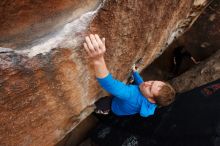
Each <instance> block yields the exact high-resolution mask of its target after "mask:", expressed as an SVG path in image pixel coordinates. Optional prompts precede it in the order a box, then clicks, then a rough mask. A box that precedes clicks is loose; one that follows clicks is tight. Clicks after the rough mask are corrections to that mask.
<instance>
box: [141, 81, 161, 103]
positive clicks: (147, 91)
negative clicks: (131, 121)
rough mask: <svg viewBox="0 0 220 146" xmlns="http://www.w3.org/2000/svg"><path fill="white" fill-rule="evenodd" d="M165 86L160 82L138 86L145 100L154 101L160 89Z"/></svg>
mask: <svg viewBox="0 0 220 146" xmlns="http://www.w3.org/2000/svg"><path fill="white" fill-rule="evenodd" d="M163 85H165V83H164V82H162V81H147V82H143V83H142V84H140V85H139V88H140V90H141V92H142V94H143V95H144V96H145V97H146V98H148V99H149V98H150V99H154V98H155V97H157V96H158V95H159V91H160V89H161V87H162V86H163Z"/></svg>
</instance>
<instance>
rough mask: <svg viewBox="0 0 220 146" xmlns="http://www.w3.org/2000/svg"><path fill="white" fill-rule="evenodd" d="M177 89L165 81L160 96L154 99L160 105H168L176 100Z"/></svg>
mask: <svg viewBox="0 0 220 146" xmlns="http://www.w3.org/2000/svg"><path fill="white" fill-rule="evenodd" d="M175 94H176V91H175V89H174V88H173V87H172V86H171V85H170V84H169V83H166V82H165V85H163V86H162V87H161V89H160V90H159V93H158V96H157V97H156V98H155V99H154V100H155V101H156V104H157V105H158V106H159V107H163V106H168V105H170V104H171V103H172V102H173V101H174V100H175Z"/></svg>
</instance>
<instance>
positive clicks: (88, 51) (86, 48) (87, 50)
mask: <svg viewBox="0 0 220 146" xmlns="http://www.w3.org/2000/svg"><path fill="white" fill-rule="evenodd" d="M83 46H84V48H85V50H86V52H87V53H88V55H89V56H91V52H90V50H89V47H88V46H87V44H86V43H83Z"/></svg>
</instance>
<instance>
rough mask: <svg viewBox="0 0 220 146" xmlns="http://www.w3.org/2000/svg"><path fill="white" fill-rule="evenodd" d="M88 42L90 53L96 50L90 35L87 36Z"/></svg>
mask: <svg viewBox="0 0 220 146" xmlns="http://www.w3.org/2000/svg"><path fill="white" fill-rule="evenodd" d="M86 43H87V46H88V49H89V51H90V53H93V52H95V50H94V47H93V45H92V43H91V40H90V38H89V37H88V36H86Z"/></svg>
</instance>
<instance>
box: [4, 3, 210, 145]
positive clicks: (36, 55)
mask: <svg viewBox="0 0 220 146" xmlns="http://www.w3.org/2000/svg"><path fill="white" fill-rule="evenodd" d="M100 4H102V2H101V1H95V0H93V1H83V2H81V1H76V0H73V1H68V0H61V1H49V0H46V1H38V2H34V1H25V0H22V1H16V0H12V1H6V0H4V1H1V2H0V12H1V13H0V15H1V18H2V19H1V24H0V26H1V27H0V28H1V29H0V36H1V37H0V47H1V48H0V145H54V144H55V143H57V142H58V141H59V140H60V139H61V138H62V137H63V136H65V135H66V134H67V133H68V132H69V131H70V130H71V129H72V128H74V126H76V125H77V124H78V123H79V122H80V121H81V120H82V119H84V117H85V116H86V115H87V114H88V113H89V111H87V109H88V108H86V107H89V106H90V105H92V104H93V102H94V101H95V99H96V98H97V97H99V95H100V93H101V89H100V87H99V86H98V85H97V82H96V81H95V77H94V73H93V70H92V68H91V66H90V65H88V63H87V60H86V59H85V58H84V55H85V52H84V51H83V49H82V47H81V42H82V40H83V37H84V35H85V34H86V33H87V32H93V33H94V32H96V33H99V34H101V36H104V37H106V40H107V42H106V43H107V48H108V50H107V54H106V60H107V64H108V67H109V69H110V71H111V72H112V73H113V75H115V76H116V77H117V78H119V79H122V80H124V79H126V78H125V75H127V72H128V70H129V68H130V67H131V66H132V64H133V63H134V62H135V61H137V60H138V59H139V58H143V66H142V67H144V66H147V65H148V64H149V63H150V62H152V61H153V60H154V59H155V58H156V57H157V56H159V55H160V54H161V52H162V51H163V50H164V49H165V48H166V47H167V45H168V44H170V43H171V42H172V40H173V39H174V37H178V36H179V35H180V34H181V33H183V32H184V30H186V29H187V28H188V27H189V26H190V25H191V23H192V22H193V21H194V20H195V19H196V17H197V16H198V15H199V14H200V12H201V11H202V10H203V8H204V7H205V6H206V5H207V1H205V0H194V1H193V0H179V1H170V0H159V1H147V0H142V1H141V0H140V1H125V0H121V1H114V0H112V1H110V0H109V1H105V3H103V4H104V5H103V7H102V8H100V6H102V5H100ZM99 8H100V9H99ZM96 13H97V17H95V19H94V20H93V21H92V23H91V24H90V25H89V22H90V21H91V20H92V18H93V17H94V15H95V14H96ZM15 26H16V27H15ZM87 28H89V29H88V31H87Z"/></svg>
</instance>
